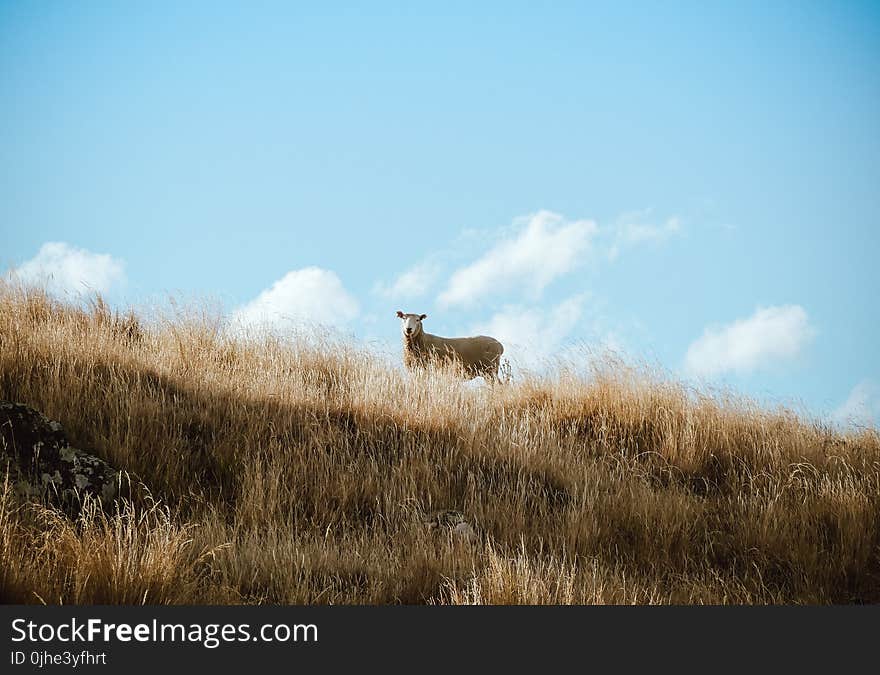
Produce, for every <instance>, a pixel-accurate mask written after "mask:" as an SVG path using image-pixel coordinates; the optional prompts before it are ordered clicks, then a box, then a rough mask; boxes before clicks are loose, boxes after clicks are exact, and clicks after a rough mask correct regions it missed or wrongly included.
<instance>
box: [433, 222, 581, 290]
mask: <svg viewBox="0 0 880 675" xmlns="http://www.w3.org/2000/svg"><path fill="white" fill-rule="evenodd" d="M514 225H515V228H516V229H515V234H514V235H513V236H512V237H509V238H507V239H504V240H503V241H501V242H500V243H498V244H496V245H495V246H494V247H493V248H492V249H490V250H489V251H488V252H487V253H486V254H484V255H483V256H482V257H481V258H479V259H478V260H477V261H476V262H474V263H471V264H470V265H467V266H466V267H462V268H460V269H458V270H456V271H455V272H454V273H453V274H452V277H451V278H450V279H449V283H448V284H447V287H446V289H445V290H444V291H443V292H442V293H440V296H439V297H438V302H439V304H440V305H441V306H443V307H450V306H453V305H459V306H473V305H475V304H478V302H479V300H480V299H481V298H482V297H484V296H486V295H489V294H499V293H502V292H505V291H510V290H512V289H521V290H523V291H525V292H526V293H527V294H528V295H529V297H531V298H537V297H539V296H540V294H541V292H542V291H543V290H544V288H545V287H546V286H547V285H548V284H549V283H550V282H552V281H553V280H554V279H556V278H558V277H559V276H561V275H563V274H565V273H567V272H569V271H570V270H572V269H573V268H574V267H575V266H576V265H577V264H578V263H579V262H580V260H581V256H582V254H583V253H584V252H585V251H586V250H587V249H588V247H589V245H590V240H591V238H592V237H593V236H594V235H595V233H596V230H597V228H596V224H595V223H594V222H593V221H590V220H576V221H573V222H568V221H566V220H565V219H564V218H563V217H562V216H561V215H559V214H557V213H552V212H550V211H539V212H538V213H535V214H533V215H531V216H527V217H525V218H521V219H517V220H516V221H515V222H514Z"/></svg>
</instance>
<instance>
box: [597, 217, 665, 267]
mask: <svg viewBox="0 0 880 675" xmlns="http://www.w3.org/2000/svg"><path fill="white" fill-rule="evenodd" d="M609 229H610V232H609V234H610V236H611V237H612V242H611V244H610V245H609V247H608V258H609V260H615V259H617V257H618V256H619V255H620V252H621V251H622V250H623V249H625V248H629V247H632V246H638V245H639V244H645V243H659V242H662V241H665V240H667V239H669V238H670V237H673V236H675V235H677V234H679V233H680V232H681V231H682V225H681V219H680V218H679V217H678V216H672V217H669V218H666V219H665V220H663V221H660V222H657V221H656V220H654V219H652V211H651V209H646V210H644V211H635V212H632V213H627V214H624V215H623V216H621V217H620V218H618V219H617V223H616V224H615V225H614V226H612V227H611V228H609Z"/></svg>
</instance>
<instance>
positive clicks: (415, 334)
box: [397, 311, 504, 382]
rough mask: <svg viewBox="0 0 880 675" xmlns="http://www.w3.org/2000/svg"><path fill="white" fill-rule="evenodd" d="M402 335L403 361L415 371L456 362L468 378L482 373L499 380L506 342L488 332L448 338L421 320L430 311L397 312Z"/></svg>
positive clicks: (489, 380)
mask: <svg viewBox="0 0 880 675" xmlns="http://www.w3.org/2000/svg"><path fill="white" fill-rule="evenodd" d="M397 316H398V318H399V319H400V320H401V327H400V329H401V333H402V335H403V362H404V365H406V367H407V368H409V369H410V370H414V369H416V368H420V367H424V366H426V365H428V364H429V363H454V364H457V365H458V366H460V367H461V372H462V374H463V376H464V377H465V379H468V380H471V379H473V378H475V377H480V376H482V377H483V378H484V379H485V380H486V381H487V382H495V381H497V380H498V367H499V365H500V363H501V354H503V353H504V345H502V344H501V343H500V342H498V340H496V339H495V338H491V337H488V336H486V335H477V336H475V337H463V338H447V337H440V336H439V335H431V334H430V333H426V332H425V331H424V330H423V328H422V321H424V320H425V319H427V318H428V315H427V314H404V313H403V312H401V311H398V312H397Z"/></svg>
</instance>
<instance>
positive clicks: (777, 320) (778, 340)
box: [685, 305, 815, 376]
mask: <svg viewBox="0 0 880 675" xmlns="http://www.w3.org/2000/svg"><path fill="white" fill-rule="evenodd" d="M814 333H815V331H814V329H813V328H812V326H810V322H809V319H808V317H807V313H806V312H805V311H804V309H803V307H801V306H799V305H785V306H780V307H759V308H758V309H757V310H756V311H755V313H754V314H752V316H750V317H749V318H747V319H738V320H736V321H734V322H733V323H731V324H727V325H725V326H717V327H709V328H707V329H706V330H705V332H704V333H703V335H702V336H701V337H700V338H698V339H697V340H695V341H694V342H693V343H691V345H690V346H689V347H688V350H687V354H686V355H685V370H686V371H687V372H688V373H689V374H691V375H698V376H712V375H718V374H721V373H725V372H738V373H748V372H751V371H754V370H755V369H757V368H760V367H762V366H765V365H768V364H771V363H774V362H777V361H780V360H783V359H792V358H794V357H796V356H797V355H798V354H799V353H800V351H801V349H803V347H804V346H805V345H806V344H807V343H808V342H809V341H810V339H811V338H812V337H813V335H814Z"/></svg>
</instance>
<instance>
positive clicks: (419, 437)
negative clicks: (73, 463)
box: [0, 287, 880, 604]
mask: <svg viewBox="0 0 880 675" xmlns="http://www.w3.org/2000/svg"><path fill="white" fill-rule="evenodd" d="M0 400H9V401H18V402H22V403H26V404H28V405H30V406H32V407H34V408H36V409H38V410H40V411H42V412H44V413H45V414H46V415H48V416H49V417H50V418H53V419H56V420H59V421H61V422H62V424H63V425H64V427H65V429H66V431H67V433H68V436H69V437H70V439H71V442H73V443H75V445H77V447H82V448H90V449H92V450H93V451H94V452H95V453H96V454H97V455H99V456H100V457H102V458H104V459H106V460H107V461H108V462H110V464H112V465H114V466H116V467H118V468H122V469H124V470H126V471H128V472H130V474H131V475H132V476H133V479H135V480H140V481H142V482H143V483H144V485H146V486H147V487H148V489H149V491H150V493H151V494H152V497H153V498H154V499H155V500H156V501H155V503H153V502H150V501H149V500H147V501H146V502H144V501H142V502H139V503H137V504H134V505H131V504H129V505H127V506H125V507H124V508H121V509H120V510H119V511H118V512H116V513H111V514H109V515H104V514H103V513H102V512H101V511H99V510H97V509H95V508H92V509H87V510H86V511H85V512H84V513H83V515H82V516H81V517H80V520H79V521H78V522H76V523H72V522H70V521H69V520H67V519H66V518H65V517H64V516H63V515H61V514H60V513H57V512H53V511H52V510H51V509H45V508H42V507H39V506H34V505H29V504H21V503H18V502H16V501H15V500H14V499H13V496H12V494H11V493H10V491H9V490H5V491H4V490H3V489H2V487H0V602H48V603H57V602H65V603H118V602H124V603H140V602H147V603H214V602H224V603H226V602H232V603H239V602H243V603H260V602H270V603H373V604H382V603H400V602H402V603H425V602H430V603H471V602H479V603H729V602H732V603H780V602H785V603H851V602H880V436H878V433H877V431H876V430H864V431H861V432H858V433H851V434H846V435H844V434H841V433H840V432H838V431H836V430H834V429H833V428H831V427H830V426H825V425H823V424H821V423H816V422H810V421H807V420H802V419H800V418H798V416H797V415H795V414H794V413H792V412H791V411H787V410H782V409H780V410H775V411H768V410H764V409H761V408H759V407H758V406H756V405H754V404H751V403H749V402H748V401H746V400H739V399H732V398H731V399H729V400H728V399H723V400H722V399H721V398H718V397H712V396H709V395H705V394H701V393H699V392H692V391H689V390H687V389H686V388H684V387H683V386H682V385H679V384H677V383H675V382H670V381H664V380H663V379H662V378H660V377H657V376H654V375H652V374H651V373H648V372H645V371H644V370H643V369H642V370H640V369H633V368H629V367H626V366H625V365H623V364H617V363H614V362H612V361H609V362H607V363H605V364H604V365H603V366H601V367H594V368H593V369H592V371H591V372H590V373H589V374H588V375H574V374H572V373H567V372H563V371H559V372H557V373H554V374H552V375H548V376H546V377H543V378H541V377H533V378H526V379H521V380H516V381H514V382H513V383H511V384H509V385H506V386H497V387H494V388H489V387H484V388H468V387H462V386H461V385H460V383H459V382H458V381H456V380H455V379H454V377H451V376H450V375H449V374H446V373H436V372H435V373H424V374H421V375H409V374H407V373H404V372H402V371H400V370H398V369H395V368H392V367H389V366H388V365H387V364H385V363H383V362H382V361H381V360H380V359H378V358H377V357H375V356H373V355H371V354H370V353H369V352H367V351H366V350H363V349H360V348H357V347H353V346H346V345H341V344H339V343H331V342H328V343H327V344H325V345H323V346H321V345H317V346H316V345H311V346H310V345H305V344H300V345H297V344H285V343H283V342H281V341H278V340H264V341H262V342H260V343H259V344H257V343H253V344H242V343H238V342H235V341H233V340H231V339H230V338H228V337H224V335H223V334H222V332H221V331H220V330H218V328H217V325H216V324H212V322H211V321H208V320H204V319H197V318H187V317H183V318H177V319H174V320H170V321H167V320H166V321H160V322H154V323H153V324H151V325H150V326H149V327H147V326H145V325H144V324H142V323H141V322H140V321H138V319H137V318H135V317H134V316H128V317H119V316H115V315H113V314H111V313H110V312H109V311H108V310H107V309H106V308H105V307H104V306H103V305H102V304H101V303H95V304H94V305H93V307H92V308H91V309H88V310H80V309H76V308H72V307H69V306H64V305H61V304H59V303H57V302H55V301H53V300H51V299H49V298H47V297H46V296H45V295H44V294H42V293H40V292H36V291H27V292H25V291H21V290H19V289H14V288H10V287H0ZM446 510H448V511H452V512H454V513H455V514H460V516H457V517H459V518H463V519H465V520H466V521H467V522H468V523H469V524H471V525H472V526H473V528H474V529H475V531H476V538H475V539H476V540H475V541H471V540H469V539H468V538H466V537H460V536H458V535H457V534H456V533H455V532H454V531H453V530H452V529H451V528H446V527H444V526H443V524H442V522H441V524H440V526H438V527H430V526H429V525H428V524H427V523H428V521H429V520H430V519H431V518H432V517H433V516H434V515H435V514H436V512H438V511H439V512H442V511H446ZM440 519H441V520H442V517H440ZM436 520H437V518H435V522H436Z"/></svg>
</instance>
